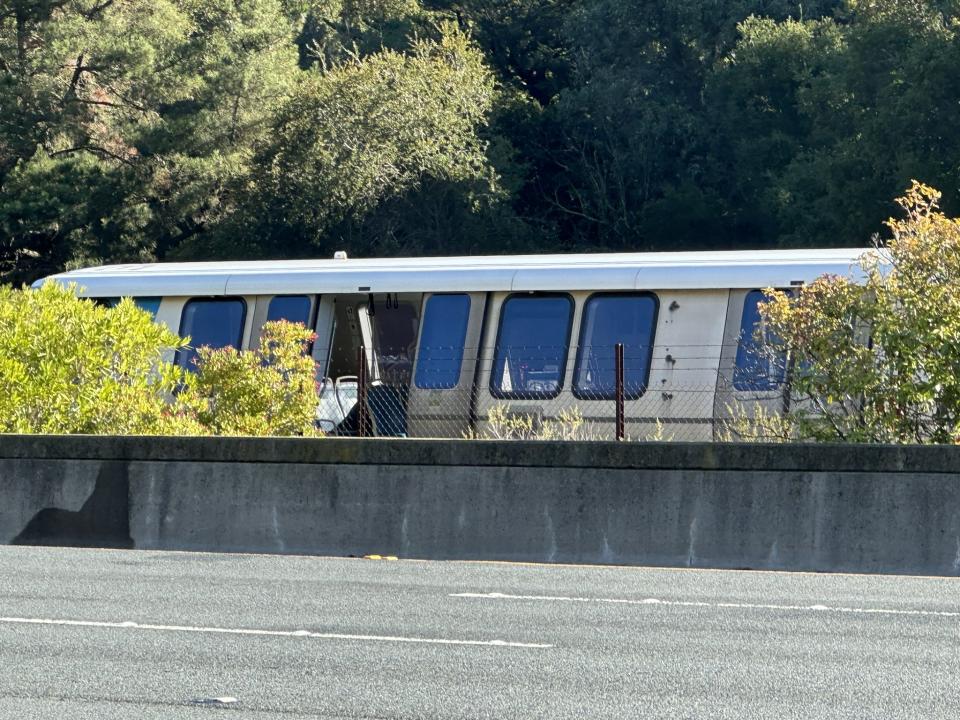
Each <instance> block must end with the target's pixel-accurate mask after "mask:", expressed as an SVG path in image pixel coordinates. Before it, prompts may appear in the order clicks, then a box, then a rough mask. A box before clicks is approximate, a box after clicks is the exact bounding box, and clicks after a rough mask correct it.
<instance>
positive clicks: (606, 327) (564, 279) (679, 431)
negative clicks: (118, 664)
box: [38, 249, 868, 440]
mask: <svg viewBox="0 0 960 720" xmlns="http://www.w3.org/2000/svg"><path fill="white" fill-rule="evenodd" d="M865 252H868V251H867V250H864V249H831V250H772V251H722V252H680V253H621V254H589V255H587V254H582V255H525V256H484V257H446V258H441V257H437V258H389V259H347V257H346V255H345V254H344V253H337V255H336V256H335V258H334V259H331V260H279V261H246V262H204V263H156V264H130V265H110V266H102V267H92V268H86V269H82V270H74V271H70V272H65V273H61V274H59V275H54V276H51V277H49V278H46V279H44V280H42V281H39V282H40V283H42V282H49V281H55V282H59V283H64V284H74V285H75V286H76V288H77V292H79V293H81V294H82V295H83V296H85V297H88V298H92V299H95V300H98V301H100V302H107V303H109V302H113V301H115V300H116V299H118V298H121V297H131V298H133V299H134V300H135V301H136V302H137V303H138V304H139V305H140V306H141V307H143V308H145V309H147V310H148V311H150V312H151V313H153V315H154V317H155V318H156V320H157V321H158V322H161V323H163V324H165V325H167V326H168V327H169V328H170V329H171V330H173V331H174V332H177V333H179V334H180V335H182V336H190V338H191V345H192V346H193V347H200V346H203V345H208V346H212V347H224V346H233V347H237V348H254V347H256V346H257V344H258V342H259V337H260V329H261V327H262V326H263V324H264V323H265V322H268V321H270V320H276V319H286V320H290V321H295V322H302V323H304V324H306V325H308V326H309V327H311V328H313V329H314V330H315V331H316V334H317V340H316V342H315V343H314V345H313V347H312V350H311V352H312V355H313V358H314V360H315V361H316V363H317V373H318V382H319V386H320V388H321V390H320V398H319V407H318V423H319V424H320V426H321V427H323V428H324V429H326V430H328V431H330V432H338V433H355V432H358V430H359V428H358V425H357V422H356V417H355V416H356V404H357V395H358V388H357V378H358V376H359V375H361V372H360V370H361V368H360V364H361V362H362V363H363V364H364V368H363V371H364V372H363V375H364V376H365V377H366V378H369V395H366V393H365V396H366V397H367V398H368V400H367V402H368V404H369V405H370V412H369V413H368V417H369V419H368V421H367V422H369V423H370V427H365V428H364V429H365V430H367V431H369V432H372V433H373V434H378V435H391V436H398V435H403V436H411V437H469V436H477V437H490V436H495V435H497V434H502V433H503V432H504V430H503V427H504V424H505V423H506V424H507V425H508V426H510V420H511V418H512V419H514V420H516V421H517V423H518V424H519V426H520V427H521V429H522V430H523V431H525V432H528V433H529V434H530V435H532V436H536V434H537V432H538V430H542V429H544V428H549V427H552V426H555V425H556V424H557V423H558V422H559V423H560V425H561V426H562V425H563V423H564V422H566V423H568V424H570V419H571V418H575V423H574V424H575V425H576V427H577V433H579V434H580V435H581V436H584V437H609V436H610V435H611V434H612V430H613V423H614V403H613V399H614V385H615V376H614V347H615V346H616V344H618V343H622V344H623V346H624V363H623V367H624V373H623V374H624V396H625V420H626V434H627V435H628V436H629V437H631V438H634V439H644V438H655V439H665V440H667V439H678V440H710V439H716V437H717V435H718V432H720V430H721V429H722V428H723V427H724V422H725V421H726V420H728V419H729V417H730V415H731V413H732V412H733V410H732V409H733V408H741V409H742V408H748V410H747V412H750V410H749V408H751V407H754V408H755V407H764V408H767V409H773V410H776V409H777V408H778V407H780V406H781V405H782V403H783V402H784V397H785V393H784V390H783V388H784V383H785V380H786V377H785V375H786V373H785V369H784V368H783V367H782V366H780V367H776V366H775V365H776V363H771V362H770V361H769V359H766V360H764V359H763V358H760V356H759V355H757V354H756V353H755V352H754V351H753V348H752V347H751V338H753V337H754V333H755V330H756V325H757V323H758V322H759V317H760V316H759V313H758V310H757V306H758V303H759V302H761V301H762V289H763V288H768V287H773V288H780V289H783V290H784V291H786V292H789V291H790V290H791V288H796V287H797V286H800V285H803V284H804V283H808V282H810V281H812V280H814V279H815V278H817V277H819V276H821V275H824V274H836V275H853V276H856V275H857V274H858V271H859V266H858V261H859V260H860V258H861V256H862V255H863V253H865ZM38 284H39V283H38ZM193 358H194V352H193V351H191V350H187V351H182V352H181V353H179V354H178V356H177V357H175V358H173V360H174V361H175V362H177V363H179V364H181V365H182V366H184V367H185V368H187V369H189V368H191V367H192V362H193ZM551 424H553V425H551ZM511 427H514V426H511ZM524 428H525V430H524ZM514 429H516V428H515V427H514Z"/></svg>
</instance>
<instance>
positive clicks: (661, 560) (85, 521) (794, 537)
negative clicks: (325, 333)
mask: <svg viewBox="0 0 960 720" xmlns="http://www.w3.org/2000/svg"><path fill="white" fill-rule="evenodd" d="M0 542H2V543H25V544H64V545H89V546H98V547H136V548H146V549H168V550H213V551H250V552H280V553H310V554H314V553H316V554H329V555H365V554H369V553H380V554H392V555H398V556H400V557H406V558H433V559H454V558H457V559H467V558H468V559H490V560H525V561H546V562H579V563H623V564H644V565H671V566H690V567H716V568H760V569H791V570H819V571H855V572H887V573H912V574H917V573H922V574H937V575H960V448H952V447H879V446H823V445H820V446H809V445H789V446H784V445H771V446H762V445H726V444H723V445H718V444H640V443H626V444H619V445H618V444H614V443H565V444H555V443H539V442H529V443H527V442H476V443H473V442H464V441H456V440H454V441H446V440H438V441H429V440H380V439H377V440H359V439H322V440H302V439H246V438H218V439H210V438H187V439H181V438H105V437H100V438H93V437H77V436H70V437H42V436H27V437H15V436H6V437H0Z"/></svg>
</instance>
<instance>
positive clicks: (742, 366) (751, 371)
mask: <svg viewBox="0 0 960 720" xmlns="http://www.w3.org/2000/svg"><path fill="white" fill-rule="evenodd" d="M763 302H764V294H763V291H761V290H751V291H750V292H748V293H747V296H746V298H745V299H744V301H743V315H742V317H741V319H740V339H739V344H738V345H737V362H736V365H735V366H734V368H733V387H734V389H736V390H776V389H777V388H778V387H779V386H780V385H781V384H782V383H783V380H784V377H785V376H786V356H785V354H784V353H779V352H771V349H770V346H771V345H775V344H776V343H777V338H775V337H773V336H772V335H768V334H767V333H766V332H765V331H764V330H763V329H762V323H763V319H762V318H761V316H760V304H761V303H763ZM758 329H759V330H760V332H761V333H762V335H763V337H762V338H758V337H757V331H758Z"/></svg>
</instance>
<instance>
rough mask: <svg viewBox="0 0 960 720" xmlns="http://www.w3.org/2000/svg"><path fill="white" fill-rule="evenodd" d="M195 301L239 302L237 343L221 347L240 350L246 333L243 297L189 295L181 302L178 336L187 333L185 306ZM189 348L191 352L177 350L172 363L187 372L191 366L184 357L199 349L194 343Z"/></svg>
mask: <svg viewBox="0 0 960 720" xmlns="http://www.w3.org/2000/svg"><path fill="white" fill-rule="evenodd" d="M196 302H203V303H209V302H239V303H240V308H241V312H240V333H239V337H238V338H237V344H236V345H224V346H223V347H234V348H235V349H236V350H240V349H241V348H242V347H243V336H244V334H245V333H246V328H247V311H248V308H247V301H246V300H245V299H244V298H242V297H240V296H239V295H212V296H197V297H191V298H190V299H189V300H187V301H186V302H185V303H184V304H183V307H181V308H180V323H179V331H178V333H177V334H178V335H180V337H184V336H185V335H188V334H189V333H184V322H185V321H186V316H187V308H188V307H190V305H191V304H192V303H196ZM190 340H191V343H192V342H193V338H192V337H191V339H190ZM200 347H204V346H203V345H201V346H200ZM190 349H191V352H184V350H178V351H177V354H176V357H175V358H174V365H176V366H177V367H181V368H183V369H184V370H187V371H189V372H193V368H191V367H190V364H189V363H188V362H187V360H185V358H195V357H196V356H197V354H196V351H197V350H199V348H198V347H196V346H194V345H191V346H190Z"/></svg>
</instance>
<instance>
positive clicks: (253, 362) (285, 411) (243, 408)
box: [178, 321, 317, 435]
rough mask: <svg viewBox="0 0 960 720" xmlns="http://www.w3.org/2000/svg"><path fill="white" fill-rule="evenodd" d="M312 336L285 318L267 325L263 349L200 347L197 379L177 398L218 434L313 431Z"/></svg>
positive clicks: (285, 433) (281, 433) (313, 378)
mask: <svg viewBox="0 0 960 720" xmlns="http://www.w3.org/2000/svg"><path fill="white" fill-rule="evenodd" d="M314 337H315V336H314V334H313V333H312V332H311V331H310V330H308V329H307V328H306V327H304V326H303V325H301V324H294V323H289V322H285V321H280V322H270V323H266V324H265V325H264V326H263V335H262V336H261V340H260V347H259V348H258V349H256V350H249V351H238V350H235V349H233V348H222V349H216V350H215V349H212V348H200V349H199V352H198V358H197V372H196V377H194V378H193V379H192V382H191V383H190V385H189V387H188V388H187V390H185V391H184V392H183V393H181V395H180V396H179V398H178V406H179V407H181V408H184V407H187V408H190V409H191V410H192V414H193V416H194V417H196V418H197V420H198V421H199V423H200V424H201V425H202V426H203V427H204V428H205V429H206V430H207V431H208V432H210V433H212V434H214V435H311V434H315V433H314V418H315V417H316V407H317V395H316V380H315V376H314V374H315V371H314V362H313V360H312V359H311V358H310V356H309V355H308V354H307V353H306V352H305V351H306V349H307V348H308V346H309V344H310V343H311V342H312V341H313V340H314Z"/></svg>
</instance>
